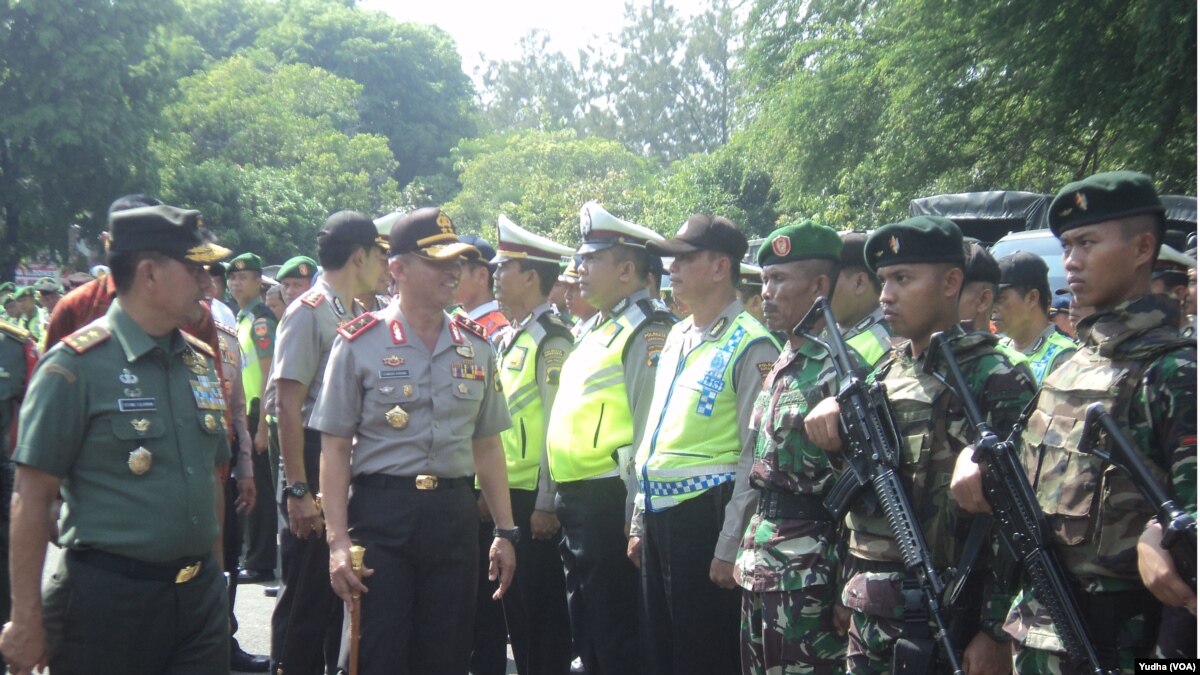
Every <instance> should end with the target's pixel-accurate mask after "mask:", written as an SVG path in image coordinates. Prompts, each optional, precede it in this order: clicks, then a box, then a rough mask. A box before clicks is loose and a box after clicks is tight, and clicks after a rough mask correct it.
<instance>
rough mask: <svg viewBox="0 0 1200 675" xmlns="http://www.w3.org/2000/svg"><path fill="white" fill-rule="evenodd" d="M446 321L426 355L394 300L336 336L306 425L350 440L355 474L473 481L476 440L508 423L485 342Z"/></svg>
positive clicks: (506, 408) (506, 405)
mask: <svg viewBox="0 0 1200 675" xmlns="http://www.w3.org/2000/svg"><path fill="white" fill-rule="evenodd" d="M442 321H443V324H442V331H441V334H440V335H439V336H438V340H437V345H436V347H435V348H434V349H433V351H432V352H430V350H429V348H428V347H427V346H426V345H425V343H424V342H422V341H421V339H420V338H418V337H417V334H416V332H415V331H413V330H412V329H411V328H410V326H409V325H408V323H407V321H406V320H405V319H404V316H403V314H401V312H400V305H399V303H398V302H393V303H392V304H391V305H389V306H388V307H387V308H385V309H384V310H382V311H380V312H371V313H370V314H369V315H364V316H363V317H360V318H359V319H358V320H356V321H354V322H352V323H351V324H348V325H347V326H345V327H344V328H343V329H342V330H341V331H339V332H338V337H337V339H336V340H335V341H334V345H333V351H332V352H331V354H330V356H329V365H328V367H327V369H326V371H325V383H324V385H323V386H322V387H321V394H320V396H319V397H318V398H317V403H316V406H315V407H314V408H313V411H312V416H311V417H310V418H309V426H310V427H312V428H313V429H316V430H317V431H320V432H322V433H327V434H331V435H333V436H340V437H342V438H351V437H353V438H354V450H353V454H352V456H351V465H350V470H351V474H352V475H354V476H358V475H360V474H371V473H382V474H389V475H394V476H414V475H419V474H429V475H434V476H438V477H441V478H460V477H466V476H470V475H472V474H474V473H475V466H474V456H473V453H472V443H471V442H472V440H474V439H477V438H485V437H487V436H494V435H497V434H499V433H500V432H501V431H504V430H505V429H507V428H509V427H510V426H512V423H511V421H510V419H509V415H508V402H507V401H506V400H505V398H504V394H503V393H502V392H500V391H499V390H498V389H497V386H496V357H495V352H493V351H492V346H491V344H490V343H489V342H488V341H487V339H485V338H483V337H480V336H479V335H476V334H474V333H472V332H471V331H470V330H467V329H466V328H462V327H460V326H459V325H458V324H457V323H453V322H452V321H451V318H450V317H449V316H448V315H447V316H445V317H444V318H443V319H442ZM347 336H349V337H347Z"/></svg>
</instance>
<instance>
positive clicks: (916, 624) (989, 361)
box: [805, 217, 1035, 673]
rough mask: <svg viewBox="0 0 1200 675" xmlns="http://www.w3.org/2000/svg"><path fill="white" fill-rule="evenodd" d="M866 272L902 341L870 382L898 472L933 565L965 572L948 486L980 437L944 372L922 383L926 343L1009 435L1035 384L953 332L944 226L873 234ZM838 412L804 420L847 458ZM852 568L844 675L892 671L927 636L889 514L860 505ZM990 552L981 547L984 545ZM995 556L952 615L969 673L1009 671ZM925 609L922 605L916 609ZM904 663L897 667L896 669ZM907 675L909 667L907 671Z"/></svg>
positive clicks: (911, 222)
mask: <svg viewBox="0 0 1200 675" xmlns="http://www.w3.org/2000/svg"><path fill="white" fill-rule="evenodd" d="M865 257H866V262H867V265H868V266H869V267H870V268H871V269H872V271H874V272H876V273H877V274H878V275H879V277H880V280H881V281H882V282H883V289H882V292H881V295H880V303H881V304H882V306H883V314H884V320H885V321H887V322H888V324H889V325H890V326H891V328H892V331H893V333H894V334H895V335H896V336H897V337H901V338H906V339H907V341H905V342H902V343H900V344H899V345H897V346H896V347H895V348H893V349H892V351H891V352H890V353H889V354H888V355H887V356H885V357H884V358H883V359H882V360H881V361H880V362H879V364H878V365H877V366H876V368H875V370H874V371H873V372H872V373H871V375H870V377H871V378H872V379H875V380H877V381H881V382H883V384H884V385H885V386H886V388H887V392H888V398H889V400H890V401H891V404H892V408H893V409H894V411H895V415H896V422H897V424H898V426H899V428H900V434H901V448H900V451H901V457H900V466H899V467H898V470H899V473H900V476H901V480H902V481H903V483H904V486H905V488H907V492H908V497H909V500H910V503H911V505H912V508H913V510H914V511H915V513H916V515H917V518H918V519H919V521H920V525H921V529H922V531H923V533H924V535H925V539H926V541H927V542H928V544H929V548H930V553H931V554H932V556H933V560H934V564H935V566H936V567H937V568H938V569H939V570H946V569H947V568H949V567H952V566H955V565H957V564H958V563H959V561H960V559H961V557H962V554H963V551H964V549H965V548H967V547H966V546H965V545H964V540H966V539H967V534H968V532H969V530H970V529H971V523H972V522H973V519H972V518H970V517H968V514H966V513H964V512H962V511H961V509H960V508H959V506H958V504H957V503H955V502H954V501H953V500H952V499H951V494H950V491H949V490H948V489H946V488H947V486H948V485H949V483H950V478H951V475H952V474H953V473H954V472H955V471H956V464H957V463H960V462H962V461H963V460H964V459H965V460H966V461H968V462H969V460H970V455H971V448H970V447H968V446H969V445H970V444H971V442H972V441H973V439H974V436H975V431H974V429H972V428H971V427H970V425H969V424H968V423H967V420H966V419H965V415H964V413H963V410H962V406H961V405H960V403H959V401H958V399H957V397H956V395H955V394H954V392H952V391H950V390H949V389H948V388H947V387H946V385H945V384H944V379H945V366H944V365H943V366H940V367H939V368H938V370H939V371H941V372H940V373H938V374H937V375H934V374H929V373H926V372H925V362H926V358H927V354H926V352H927V350H928V348H929V341H930V337H931V336H932V334H933V333H935V332H938V331H941V332H943V334H944V335H945V336H946V338H947V339H948V341H949V343H950V346H951V349H952V350H953V352H954V354H955V356H956V358H957V360H958V362H959V364H960V365H961V367H962V370H963V373H964V375H965V377H966V380H967V384H968V386H969V387H970V390H971V393H972V394H973V395H974V396H975V400H976V401H977V402H978V404H979V407H980V409H981V410H982V411H983V413H984V414H985V415H986V416H987V422H988V423H989V424H990V425H991V426H992V427H993V428H995V429H1010V428H1012V426H1013V424H1014V423H1015V422H1016V420H1017V418H1018V417H1019V415H1020V412H1021V409H1022V408H1024V406H1025V404H1026V403H1027V402H1028V401H1029V400H1030V399H1031V398H1032V397H1033V393H1034V388H1035V387H1034V384H1033V377H1032V375H1031V374H1030V373H1029V370H1028V368H1027V367H1025V366H1023V365H1017V364H1014V363H1013V362H1012V360H1010V359H1009V358H1008V357H1007V356H1006V354H1005V353H1004V352H1003V351H1001V350H1000V349H999V348H998V347H997V342H998V340H999V339H998V338H997V337H996V336H994V335H992V334H990V333H987V332H983V331H975V332H971V333H964V332H963V329H962V328H961V327H960V326H959V324H958V302H957V300H958V295H959V293H960V289H961V288H962V280H963V263H964V255H963V246H962V233H961V232H960V231H959V229H958V227H957V226H956V225H954V223H953V222H951V221H949V220H947V219H945V218H937V217H918V218H910V219H908V220H906V221H903V222H901V223H896V224H892V225H886V226H884V227H882V228H880V229H878V230H876V231H875V232H874V233H873V234H872V235H871V237H870V238H869V239H868V241H867V245H866V249H865ZM837 411H838V405H837V401H836V400H835V399H827V400H826V401H822V402H821V403H820V404H819V406H818V408H817V409H816V410H814V411H813V413H812V414H810V416H809V417H808V419H807V420H806V424H805V426H806V429H807V431H808V433H809V437H810V438H811V439H813V441H814V442H816V443H818V444H820V445H821V447H824V448H826V449H828V450H836V449H838V448H840V446H841V440H840V439H839V436H838V414H837ZM846 525H847V527H848V528H849V530H850V536H849V554H850V556H851V557H850V560H849V568H850V570H851V572H852V574H851V576H850V579H849V580H848V581H847V582H846V585H845V588H844V589H843V591H842V602H843V603H845V605H846V606H847V607H849V608H850V609H851V610H852V611H853V613H852V616H851V625H850V642H849V645H848V646H847V659H846V667H847V670H848V671H849V672H851V673H883V672H888V670H889V668H890V667H891V666H893V665H896V664H893V663H892V661H893V655H894V654H893V652H894V651H895V647H896V643H897V642H898V640H900V639H901V638H904V639H905V640H906V641H908V640H912V641H915V642H917V643H922V642H923V643H924V644H925V647H926V649H927V650H928V649H936V647H934V646H933V643H932V641H931V640H930V637H931V631H932V630H933V627H932V624H931V622H930V621H929V619H928V616H927V615H926V614H925V613H923V612H908V613H907V617H906V612H905V595H906V591H908V592H909V594H910V595H911V591H910V590H909V589H910V588H911V586H910V584H909V583H908V582H907V577H908V575H907V574H906V573H905V571H904V566H903V563H902V562H901V560H902V559H901V557H900V551H899V548H898V547H897V545H896V542H895V539H894V538H893V537H892V533H891V530H890V529H889V527H888V525H887V522H886V521H885V519H884V517H883V514H882V512H880V511H879V510H878V509H875V510H872V509H870V508H869V507H868V506H867V505H866V502H865V500H859V501H858V502H857V503H855V504H853V505H852V506H851V508H850V512H849V513H848V514H847V516H846ZM981 541H982V542H985V543H986V539H984V540H981ZM990 551H991V549H990V547H988V546H986V545H982V546H981V547H980V548H979V549H978V555H979V557H978V558H977V559H976V563H975V565H976V569H978V570H981V571H982V572H983V574H982V575H981V577H982V578H981V581H980V583H979V584H977V585H968V590H967V591H964V593H963V596H965V597H963V596H960V600H959V603H958V605H956V606H955V607H953V608H949V610H948V611H947V612H946V613H945V618H946V620H947V623H948V624H949V625H948V628H949V629H950V632H951V634H952V639H953V640H954V642H955V643H956V644H955V647H956V649H962V650H964V651H963V656H962V664H963V668H964V669H965V670H966V671H967V672H972V671H976V670H979V671H983V672H987V671H989V670H993V669H1006V668H1007V662H1008V659H1009V644H1008V641H1007V636H1006V635H1005V633H1004V632H1003V630H1002V624H1003V617H1004V611H1005V610H1004V608H1005V606H1006V605H1007V604H1008V601H1009V600H1010V597H1009V596H1007V595H1005V594H1004V593H1003V589H1000V588H999V587H997V586H996V584H995V583H994V581H993V579H992V578H991V576H992V575H991V574H990V573H989V570H990V565H989V561H988V558H990ZM921 604H922V606H923V603H921ZM897 658H898V657H897ZM909 667H910V668H911V667H912V666H911V665H910V666H909Z"/></svg>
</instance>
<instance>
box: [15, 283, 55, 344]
mask: <svg viewBox="0 0 1200 675" xmlns="http://www.w3.org/2000/svg"><path fill="white" fill-rule="evenodd" d="M32 297H34V290H33V286H20V287H18V288H17V290H16V291H15V292H14V293H13V299H14V300H21V299H22V298H32ZM11 320H12V321H13V322H14V323H16V324H17V325H18V326H20V327H21V328H24V329H25V330H27V331H29V333H30V334H31V335H33V339H34V341H35V342H37V343H41V341H42V335H44V334H45V332H46V322H47V321H48V320H49V319H48V317H47V316H46V312H45V311H43V310H42V308H41V307H37V306H35V307H34V308H33V313H31V314H29V315H19V316H15V317H11Z"/></svg>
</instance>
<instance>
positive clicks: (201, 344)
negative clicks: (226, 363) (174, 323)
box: [179, 331, 216, 359]
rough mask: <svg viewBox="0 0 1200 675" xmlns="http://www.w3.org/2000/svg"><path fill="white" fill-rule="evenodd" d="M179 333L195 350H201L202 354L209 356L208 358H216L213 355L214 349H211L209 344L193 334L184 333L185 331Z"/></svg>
mask: <svg viewBox="0 0 1200 675" xmlns="http://www.w3.org/2000/svg"><path fill="white" fill-rule="evenodd" d="M179 332H180V334H182V335H183V339H184V341H185V342H187V343H188V344H189V345H191V346H192V348H193V349H199V350H200V351H201V352H204V353H205V354H207V355H208V358H210V359H212V358H216V354H214V353H213V350H212V347H209V346H208V343H207V342H205V341H204V340H201V339H200V338H198V337H196V336H195V335H192V334H191V333H184V332H183V331H179Z"/></svg>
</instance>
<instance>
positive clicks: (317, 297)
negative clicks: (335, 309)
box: [300, 291, 325, 309]
mask: <svg viewBox="0 0 1200 675" xmlns="http://www.w3.org/2000/svg"><path fill="white" fill-rule="evenodd" d="M300 302H302V303H304V304H305V305H308V306H309V307H312V308H313V309H316V308H317V307H320V306H321V303H322V302H325V294H324V293H322V292H321V291H309V292H307V293H305V294H304V295H302V296H300Z"/></svg>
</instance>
